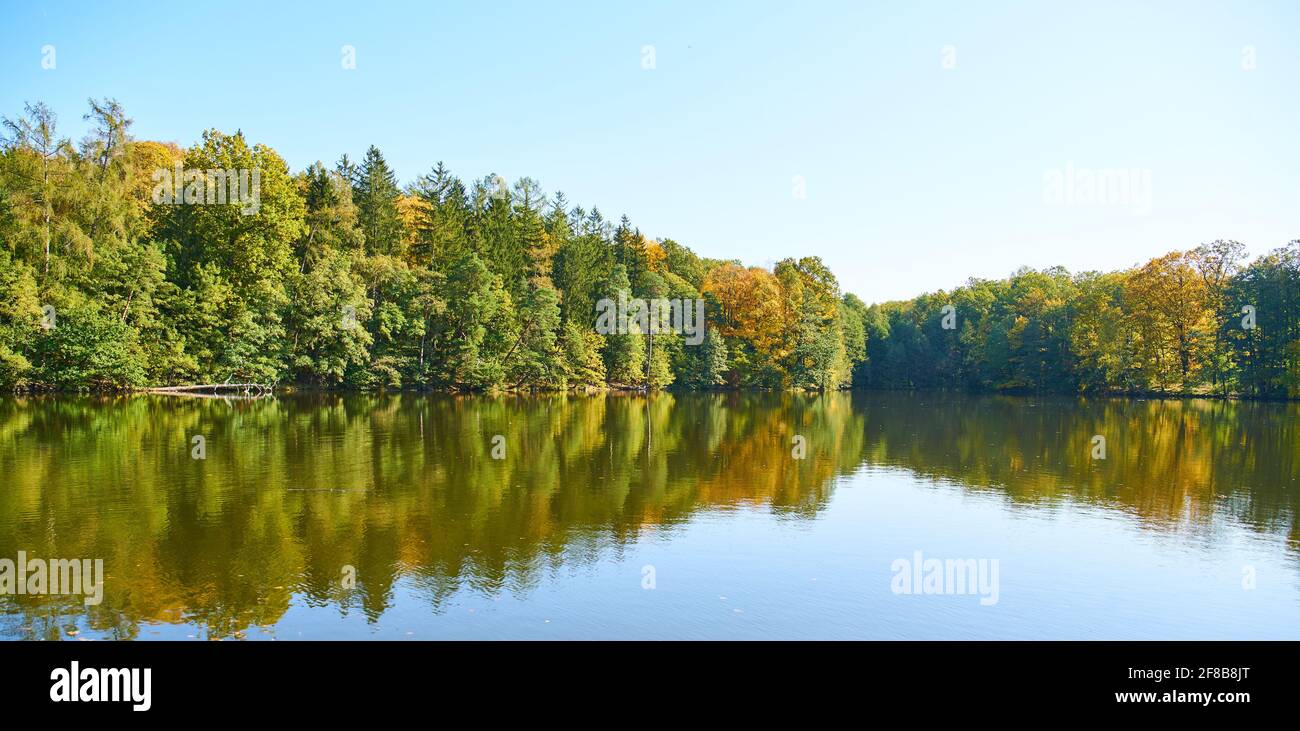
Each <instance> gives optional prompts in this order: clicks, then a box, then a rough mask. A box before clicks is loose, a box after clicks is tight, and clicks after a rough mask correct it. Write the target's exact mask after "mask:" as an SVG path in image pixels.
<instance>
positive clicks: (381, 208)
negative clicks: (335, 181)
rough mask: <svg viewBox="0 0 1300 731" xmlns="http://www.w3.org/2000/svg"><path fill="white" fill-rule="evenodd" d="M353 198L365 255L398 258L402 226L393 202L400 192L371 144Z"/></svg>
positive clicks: (390, 173) (357, 178) (379, 154)
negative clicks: (363, 238) (364, 246)
mask: <svg viewBox="0 0 1300 731" xmlns="http://www.w3.org/2000/svg"><path fill="white" fill-rule="evenodd" d="M355 178H356V182H355V183H354V193H353V195H354V198H355V200H356V204H357V222H358V224H359V225H360V227H361V232H362V233H363V234H365V239H366V244H365V245H366V252H367V253H369V254H387V255H392V256H396V255H400V254H401V253H402V251H401V245H402V236H403V224H402V217H401V215H400V213H399V212H398V208H397V199H398V197H399V196H400V195H401V191H400V190H399V189H398V187H397V176H396V175H395V174H394V173H393V171H392V169H391V168H389V167H388V163H387V162H386V161H385V160H384V156H383V154H381V153H380V152H379V148H377V147H375V146H374V145H371V146H370V148H369V149H367V150H366V156H365V159H364V160H362V162H361V167H360V169H358V170H357V172H356V175H355Z"/></svg>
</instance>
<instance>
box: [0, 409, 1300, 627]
mask: <svg viewBox="0 0 1300 731" xmlns="http://www.w3.org/2000/svg"><path fill="white" fill-rule="evenodd" d="M1298 424H1300V406H1297V405H1295V404H1291V405H1286V404H1252V403H1222V402H1211V401H1137V400H1090V401H1079V400H1075V399H1040V398H1002V397H988V398H975V397H957V396H951V395H938V394H925V395H915V394H855V395H847V394H836V395H829V396H807V397H804V396H795V395H737V394H728V395H698V396H685V395H656V396H653V397H650V398H645V397H633V396H618V395H610V396H593V397H586V396H582V397H562V396H556V397H540V398H513V397H508V398H490V397H452V396H416V395H391V396H342V397H339V396H321V395H313V396H293V397H281V398H279V399H276V400H262V401H236V402H225V401H221V400H201V399H189V398H179V397H129V398H126V397H123V398H106V399H100V398H66V397H64V398H36V399H14V398H5V399H2V400H0V559H2V558H9V559H11V560H16V558H17V554H18V552H19V551H25V552H26V553H27V555H28V556H29V557H40V558H51V559H52V558H92V559H93V558H102V559H103V561H104V569H105V573H106V578H105V580H104V587H103V599H102V603H100V604H98V605H97V606H90V607H87V606H85V605H84V604H83V602H82V599H83V598H82V597H80V596H29V595H24V596H15V595H7V596H0V638H6V639H20V638H21V639H29V638H45V639H57V638H65V639H67V638H71V639H78V640H84V639H98V638H136V639H190V638H192V639H216V638H246V639H298V638H327V639H364V638H385V639H435V638H528V639H559V638H763V639H767V638H883V639H897V638H903V639H914V638H959V639H961V638H979V639H982V638H1212V639H1214V638H1292V639H1295V638H1300V531H1298V530H1297V521H1296V514H1297V508H1300V500H1298V498H1297V495H1298V494H1300V483H1298V482H1297V478H1298V477H1300V428H1298V426H1297V425H1298ZM196 435H201V436H203V437H204V438H205V440H206V445H205V446H206V458H204V459H195V458H194V457H193V454H192V452H193V449H194V447H193V444H192V441H191V440H192V438H193V437H194V436H196ZM496 435H501V437H504V441H501V440H500V439H497V440H495V443H496V444H497V445H499V447H501V448H502V449H503V451H504V454H503V458H502V459H494V458H493V448H494V437H495V436H496ZM796 435H798V436H801V437H802V444H803V446H804V448H805V449H806V457H805V458H804V459H796V458H795V457H794V455H793V454H792V450H794V449H795V448H796V447H797V446H799V445H798V444H796V443H794V442H792V440H793V439H794V437H795V436H796ZM1094 435H1102V436H1104V437H1105V438H1106V458H1105V459H1104V460H1101V459H1093V458H1092V451H1093V445H1092V439H1093V436H1094ZM917 551H920V552H922V557H923V560H924V559H930V558H937V559H940V560H946V559H977V560H978V559H985V560H986V561H985V563H984V566H986V567H987V566H991V565H992V564H991V561H992V560H996V561H997V570H998V573H997V577H996V579H997V580H996V589H997V591H996V603H988V602H981V598H984V599H986V600H988V599H991V598H992V595H991V594H989V593H987V592H985V593H982V594H979V593H972V592H974V591H975V588H976V587H975V585H972V586H971V587H969V588H970V591H967V592H965V593H957V592H954V593H932V594H927V593H924V592H923V591H922V590H921V587H920V586H918V587H917V588H916V591H914V592H913V593H911V594H907V593H900V592H901V590H900V592H896V591H895V589H899V586H898V582H899V581H900V580H901V579H900V577H901V576H903V575H904V574H907V575H908V577H909V578H910V577H911V576H912V575H913V574H912V573H911V572H910V571H908V570H905V569H898V567H897V565H896V564H895V561H896V560H899V559H905V560H908V561H914V559H915V557H916V552H917ZM918 568H919V567H918ZM350 576H354V577H355V581H349V577H350ZM983 576H984V578H990V576H989V575H988V574H987V573H986V574H984V575H983ZM648 586H652V587H653V588H646V587H648Z"/></svg>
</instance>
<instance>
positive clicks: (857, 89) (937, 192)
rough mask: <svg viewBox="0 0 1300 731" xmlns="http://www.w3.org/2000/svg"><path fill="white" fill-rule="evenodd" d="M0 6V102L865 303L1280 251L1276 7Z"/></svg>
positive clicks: (1288, 113)
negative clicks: (585, 215) (97, 110)
mask: <svg viewBox="0 0 1300 731" xmlns="http://www.w3.org/2000/svg"><path fill="white" fill-rule="evenodd" d="M0 2H2V3H3V10H0V17H3V19H4V20H3V23H2V24H0V114H2V115H4V116H9V117H13V116H16V115H17V114H19V113H20V112H21V110H22V105H23V103H24V102H27V101H32V102H35V101H44V102H45V103H46V104H48V105H50V107H51V108H52V109H54V111H55V112H56V113H58V114H59V117H60V128H61V129H60V131H61V133H62V134H63V135H65V136H68V137H71V138H72V139H74V140H76V139H79V138H80V137H81V136H82V135H83V134H84V132H85V129H86V123H85V122H84V121H83V120H82V119H81V115H82V114H84V112H85V111H86V108H87V106H86V100H87V99H88V98H90V97H96V98H100V97H112V98H115V99H117V100H118V101H119V102H121V103H122V104H123V106H124V107H125V109H126V111H127V114H128V115H129V116H130V117H132V118H133V119H134V120H135V124H134V125H133V128H132V129H133V134H134V136H135V137H136V138H138V139H156V140H163V141H174V142H177V143H179V144H181V145H182V146H188V145H190V144H192V143H194V142H195V141H196V140H198V138H199V136H200V135H201V133H202V132H203V130H204V129H208V128H216V129H220V130H223V131H234V130H243V132H244V133H245V135H246V136H247V137H248V138H249V139H250V141H251V142H260V143H265V144H268V145H270V146H271V147H273V148H274V149H275V150H276V151H277V152H279V153H280V154H281V156H283V157H284V158H285V160H286V161H287V162H288V163H289V165H290V167H291V168H292V169H294V170H301V169H303V168H305V167H306V166H308V165H309V164H311V163H312V162H314V161H316V160H323V161H325V162H326V163H333V162H334V161H335V160H337V159H338V157H339V156H340V155H341V154H343V153H347V154H348V155H350V156H352V157H353V158H354V159H355V158H359V157H360V156H361V155H362V154H363V153H364V151H365V149H366V147H368V146H369V145H371V144H373V145H376V146H378V147H379V149H380V150H381V151H382V152H383V153H384V155H385V157H386V158H387V159H388V161H389V162H390V164H391V165H392V166H393V168H394V169H395V170H396V171H397V174H398V176H399V178H400V179H401V181H402V182H404V183H406V182H410V181H412V180H414V179H415V178H416V177H417V176H419V175H421V174H424V173H426V172H428V171H429V169H430V168H431V167H432V166H433V165H434V164H435V163H436V162H438V161H439V160H441V161H444V162H445V163H446V164H447V166H448V167H449V168H450V169H451V170H452V171H453V172H455V173H456V174H458V175H460V176H461V177H462V179H466V180H469V179H472V178H479V177H482V176H485V175H488V174H497V175H501V176H504V177H505V178H507V179H509V180H515V179H517V178H519V177H522V176H529V177H532V178H534V179H537V180H538V181H540V183H541V185H542V188H543V189H544V190H545V191H547V192H550V193H554V192H555V191H563V192H564V194H565V195H566V197H567V198H568V199H569V201H570V202H571V203H574V204H579V205H582V206H584V207H585V208H588V209H590V208H591V207H592V206H596V207H598V208H599V209H600V210H601V212H602V213H604V214H605V216H606V217H607V218H612V219H615V220H617V218H618V217H619V216H621V215H623V214H626V215H628V216H629V218H630V219H631V220H632V222H633V224H634V225H636V226H637V227H639V228H640V229H641V231H642V232H643V233H645V234H646V235H648V236H650V237H659V238H671V239H674V240H676V241H678V242H680V243H683V244H686V245H688V246H690V247H691V248H692V249H694V250H695V251H696V252H697V253H699V254H700V255H702V256H709V257H715V258H722V259H739V260H741V261H742V262H744V263H746V264H750V265H759V266H770V265H772V264H773V263H774V262H776V261H778V260H780V259H783V258H786V257H791V256H793V257H802V256H820V257H821V258H822V259H823V260H824V261H825V262H826V263H827V264H828V265H829V266H830V267H831V268H832V270H833V271H834V272H835V273H836V274H837V275H838V277H839V279H840V284H841V286H842V288H843V289H844V290H845V291H849V292H853V293H855V294H857V295H858V296H859V297H861V298H862V299H863V300H865V301H867V302H880V301H886V300H893V299H901V298H907V297H912V296H915V295H918V294H921V293H923V292H929V291H935V290H939V289H951V288H953V287H955V286H958V285H960V284H962V283H964V282H965V281H966V280H967V279H968V278H970V277H980V278H996V277H1004V276H1006V275H1008V274H1010V273H1011V272H1013V271H1014V270H1016V269H1017V268H1019V267H1021V266H1030V267H1034V268H1045V267H1050V266H1056V265H1061V266H1065V267H1066V268H1068V269H1069V270H1071V271H1085V270H1113V269H1122V268H1125V267H1128V266H1132V265H1134V264H1138V263H1140V262H1143V261H1146V260H1147V259H1150V258H1152V257H1155V256H1159V255H1162V254H1165V253H1167V252H1169V251H1173V250H1181V249H1189V248H1193V247H1195V246H1196V245H1198V244H1200V243H1202V242H1207V241H1213V240H1215V239H1220V238H1224V239H1236V240H1238V241H1241V242H1242V243H1244V244H1245V245H1246V247H1247V248H1248V249H1249V251H1250V252H1251V254H1252V255H1255V254H1260V253H1264V252H1266V251H1268V250H1270V249H1273V248H1277V247H1280V246H1282V245H1284V244H1286V243H1287V242H1288V241H1290V240H1293V239H1298V238H1300V44H1297V43H1296V42H1295V40H1296V38H1297V37H1300V1H1297V0H1288V1H1279V2H1269V1H1267V0H1249V1H1245V0H1237V1H1234V2H1151V3H1146V2H1106V1H1104V0H1101V1H1095V2H1093V1H1090V2H1087V3H1063V2H1000V1H993V0H989V1H981V2H927V1H920V2H869V1H864V0H857V1H856V2H798V3H791V2H780V3H766V2H757V1H751V2H708V3H701V2H698V1H695V2H690V1H687V2H661V1H657V0H645V1H643V2H636V3H630V2H591V3H567V2H553V3H537V2H531V3H517V4H515V3H503V2H497V3H491V4H486V3H469V2H465V3H453V2H429V1H428V0H426V1H425V2H385V1H383V0H373V1H372V2H366V3H332V2H312V3H301V4H298V3H290V2H283V3H281V2H266V1H265V0H264V1H263V2H257V3H253V2H242V1H230V2H221V3H164V4H161V5H159V4H149V5H144V4H140V5H139V6H138V9H135V10H128V9H126V8H127V6H126V5H125V4H118V3H106V2H93V3H92V2H86V3H63V2H29V3H18V2H14V0H0ZM47 46H53V50H52V54H51V51H50V49H48V48H47ZM344 46H351V47H352V48H354V49H355V62H356V63H355V68H351V69H348V68H344V63H343V61H344V50H343V47H344ZM51 61H52V63H51ZM50 65H52V66H53V68H45V66H50ZM1099 180H1106V181H1109V183H1108V184H1109V185H1110V186H1111V187H1110V188H1108V190H1109V191H1110V193H1109V195H1101V194H1100V193H1098V194H1094V195H1091V196H1090V195H1089V194H1088V191H1089V190H1092V189H1093V188H1092V185H1093V184H1095V183H1096V181H1099Z"/></svg>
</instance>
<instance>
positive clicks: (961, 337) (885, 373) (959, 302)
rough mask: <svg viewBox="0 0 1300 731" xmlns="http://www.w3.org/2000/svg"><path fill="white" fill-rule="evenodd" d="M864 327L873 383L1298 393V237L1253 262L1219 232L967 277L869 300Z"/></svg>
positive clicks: (868, 382) (866, 373)
mask: <svg viewBox="0 0 1300 731" xmlns="http://www.w3.org/2000/svg"><path fill="white" fill-rule="evenodd" d="M945 308H951V309H945ZM945 325H946V327H945ZM866 328H867V358H866V360H865V362H864V364H863V366H862V367H861V368H859V369H858V370H857V371H856V372H855V374H854V382H855V383H856V384H858V385H862V386H866V387H875V388H952V389H961V390H974V391H1009V392H1016V391H1028V392H1061V393H1081V392H1082V393H1127V394H1181V395H1188V394H1199V395H1239V396H1245V397H1258V398H1297V397H1300V241H1292V242H1290V243H1289V244H1288V245H1286V246H1283V247H1281V248H1278V249H1276V250H1274V251H1271V252H1269V253H1267V254H1265V255H1263V256H1260V257H1258V258H1256V259H1255V260H1253V261H1249V262H1248V261H1247V255H1246V251H1245V247H1244V246H1243V245H1242V244H1240V243H1239V242H1236V241H1224V240H1217V241H1214V242H1211V243H1207V244H1202V245H1200V246H1198V247H1196V248H1195V249H1192V250H1189V251H1180V252H1173V253H1170V254H1167V255H1165V256H1162V257H1158V258H1156V259H1152V260H1151V261H1149V262H1147V263H1145V264H1143V265H1140V266H1135V267H1132V268H1130V269H1128V270H1125V271H1119V272H1106V273H1101V272H1084V273H1079V274H1073V275H1072V274H1070V273H1069V272H1067V271H1066V270H1064V269H1062V268H1060V267H1054V268H1050V269H1045V270H1042V271H1035V270H1032V269H1027V268H1026V269H1021V270H1019V271H1017V272H1016V273H1015V274H1013V275H1012V276H1011V277H1009V278H1007V279H1001V280H983V279H971V280H970V281H969V282H967V284H966V285H964V286H962V287H959V288H957V289H955V290H953V291H952V292H937V293H934V294H927V295H923V296H921V297H917V298H915V299H912V300H908V301H905V302H890V303H885V304H881V305H872V306H871V307H869V308H867V316H866Z"/></svg>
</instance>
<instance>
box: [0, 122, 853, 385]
mask: <svg viewBox="0 0 1300 731" xmlns="http://www.w3.org/2000/svg"><path fill="white" fill-rule="evenodd" d="M86 119H87V120H89V121H90V122H91V127H92V131H91V132H90V133H89V134H88V135H87V136H86V137H85V139H83V140H82V141H81V142H80V143H78V144H73V143H72V142H71V141H69V140H67V139H64V138H61V137H59V135H58V131H57V124H56V121H57V120H56V117H55V115H54V113H53V112H52V111H51V110H50V109H49V108H48V107H46V106H45V105H43V104H35V105H27V107H26V108H25V110H24V114H22V115H20V116H19V117H17V118H14V119H9V118H6V119H5V120H4V132H5V136H4V140H3V147H2V148H0V241H3V246H2V247H0V299H2V300H3V303H4V304H3V313H0V386H3V387H6V388H8V389H10V390H14V389H19V390H40V389H60V390H98V389H124V388H137V387H142V386H151V385H173V384H184V383H196V382H197V383H206V382H218V383H219V382H225V381H228V380H232V379H233V380H234V381H236V382H258V383H269V382H276V383H293V384H302V385H311V386H316V387H339V388H348V389H378V388H410V389H424V388H427V389H457V390H491V389H545V390H550V389H563V388H605V387H618V388H638V389H659V388H664V387H668V386H677V387H686V388H697V389H704V388H718V387H728V386H729V387H760V388H783V387H795V388H799V387H802V388H809V389H827V388H836V387H839V386H842V385H846V384H847V383H848V382H849V380H850V377H851V371H852V368H853V365H854V364H855V363H857V362H860V361H861V359H862V357H863V356H864V353H865V350H864V348H865V343H864V342H862V332H863V331H862V328H861V320H860V316H859V315H860V312H861V310H862V307H861V303H860V302H859V301H857V300H856V299H846V298H845V297H843V296H842V295H841V293H840V289H839V284H838V283H837V282H836V280H835V277H834V275H833V274H832V273H831V272H830V270H829V269H827V268H826V267H825V265H823V264H822V262H821V261H820V260H819V259H817V258H816V257H806V258H801V259H798V260H795V259H787V260H785V261H782V262H781V263H779V264H778V265H776V267H775V268H774V269H773V270H772V271H768V270H766V269H762V268H754V267H749V268H747V267H744V266H742V265H741V264H740V263H738V262H735V261H719V260H714V259H707V258H702V257H700V256H698V255H696V254H695V253H694V252H693V251H691V250H690V249H689V248H687V247H686V246H683V245H681V244H679V243H677V242H675V241H673V240H671V239H651V238H649V237H647V236H645V235H644V234H642V233H641V231H640V230H639V229H638V228H636V227H634V226H633V225H632V223H631V222H630V221H629V220H628V219H627V217H626V216H624V217H623V218H622V219H621V220H619V221H618V222H614V221H611V220H608V219H606V218H605V216H604V215H603V214H602V213H601V211H600V210H599V209H598V208H595V207H592V208H591V209H585V208H583V207H581V206H573V205H571V204H570V203H569V202H568V200H567V199H566V198H565V196H564V194H563V193H556V194H554V195H550V196H548V195H546V194H545V193H544V192H543V191H542V189H541V187H540V186H539V185H538V183H537V182H536V181H535V180H532V179H530V178H523V179H521V180H518V181H516V182H514V183H513V185H507V183H506V181H504V180H502V179H501V178H500V177H498V176H495V175H488V176H486V177H484V178H481V179H478V180H472V181H469V182H468V183H466V182H464V181H462V180H461V179H459V178H457V177H456V176H455V175H453V174H452V173H451V172H450V171H448V170H447V169H446V168H445V167H444V166H443V165H442V164H441V163H439V164H438V165H436V166H434V167H433V169H432V170H430V171H429V172H428V173H427V174H424V175H421V176H420V177H419V178H417V179H416V180H415V181H414V182H413V183H411V184H409V185H406V186H402V185H400V184H399V183H398V180H397V177H396V175H395V174H394V172H393V170H392V169H391V168H390V167H389V165H388V163H387V162H386V161H385V159H384V156H383V154H382V153H381V152H380V151H379V150H378V149H377V148H375V147H371V148H369V149H368V150H367V151H366V152H365V154H364V156H363V157H362V158H361V159H360V160H359V161H357V160H353V159H351V158H349V157H348V156H347V155H344V156H342V157H341V158H340V159H339V160H338V161H337V163H335V164H334V165H332V166H327V165H326V164H324V163H321V162H317V163H315V164H313V165H311V166H310V167H308V168H307V169H306V170H304V171H301V172H298V173H292V172H291V171H290V170H289V168H288V166H287V165H286V164H285V162H284V160H283V159H282V158H281V157H280V156H279V155H277V154H276V152H275V151H274V150H273V149H271V148H270V147H268V146H266V145H261V144H250V143H249V142H248V141H247V140H246V139H245V138H244V136H243V134H242V133H238V132H237V133H235V134H227V133H223V132H220V131H216V130H209V131H207V132H205V133H204V134H203V136H202V139H201V140H200V141H199V142H198V143H196V144H194V145H193V146H192V147H190V148H189V149H186V150H182V149H180V148H179V147H177V146H176V145H174V144H167V143H162V142H156V141H148V140H136V139H134V138H133V137H132V136H131V134H130V127H131V120H130V119H128V118H127V117H126V115H125V113H124V111H123V110H122V108H121V106H120V105H119V104H117V103H116V102H115V101H112V100H103V101H97V100H91V102H90V111H89V112H88V113H87V114H86ZM178 168H179V169H183V170H184V171H187V172H188V171H224V172H226V173H231V174H232V180H233V179H234V177H239V176H238V175H235V174H236V173H240V174H245V175H246V173H247V171H250V170H252V171H256V173H257V175H256V177H255V181H256V184H255V186H254V187H255V191H256V195H257V201H256V204H255V205H251V206H250V205H247V204H246V202H243V203H241V201H239V200H235V199H234V198H233V196H232V198H231V199H230V200H227V201H226V203H224V204H217V205H212V204H209V201H210V200H211V197H210V196H208V197H207V198H205V196H204V194H203V191H202V190H198V191H196V193H197V194H196V195H193V196H190V197H189V201H190V203H189V204H186V203H185V201H186V199H187V195H186V194H187V193H188V190H186V189H188V184H187V181H185V180H179V181H174V187H170V183H171V182H173V181H170V179H169V176H170V175H171V171H172V170H174V169H178ZM160 178H162V179H168V180H169V187H168V188H167V190H166V191H164V194H163V195H161V196H159V195H155V193H157V192H158V186H159V185H160V183H159V179H160ZM240 180H241V183H246V177H245V178H240ZM195 184H196V185H198V184H200V183H198V182H196V183H195ZM177 198H179V199H180V201H179V202H177V203H173V201H174V200H175V199H177ZM159 200H162V201H163V202H162V203H159V202H158V201H159ZM222 200H224V198H223V199H222ZM620 293H623V294H625V295H626V296H627V297H629V298H632V299H633V300H638V299H640V300H659V299H677V300H691V301H694V300H697V299H702V300H704V301H705V302H706V303H707V306H706V311H705V312H706V314H705V319H706V322H707V323H708V327H706V331H705V333H704V338H703V341H702V342H698V343H691V344H689V345H688V344H686V343H683V338H682V337H681V334H680V333H678V332H674V331H672V329H671V328H668V327H664V328H660V327H659V326H658V324H657V323H653V322H652V321H647V320H644V319H643V320H642V321H641V324H639V325H638V322H637V321H636V320H635V319H633V321H632V324H631V327H630V328H628V329H627V330H625V331H619V332H611V333H602V332H597V330H596V328H594V327H593V322H594V320H595V317H596V309H597V305H598V304H599V303H600V302H601V301H602V300H605V299H616V298H618V297H619V295H620ZM664 324H665V325H667V324H668V323H664Z"/></svg>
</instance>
